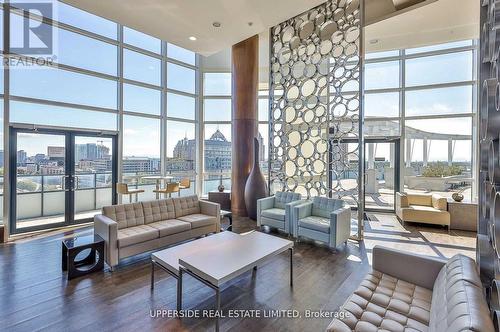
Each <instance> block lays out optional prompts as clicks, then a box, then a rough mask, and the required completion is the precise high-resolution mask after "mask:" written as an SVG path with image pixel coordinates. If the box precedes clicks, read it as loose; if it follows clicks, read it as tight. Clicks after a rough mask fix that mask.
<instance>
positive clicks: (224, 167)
mask: <svg viewBox="0 0 500 332" xmlns="http://www.w3.org/2000/svg"><path fill="white" fill-rule="evenodd" d="M231 118H232V112H231V73H228V72H206V73H203V132H204V140H203V179H204V181H203V193H204V194H206V193H208V192H210V191H214V190H217V187H218V186H219V185H220V184H222V185H223V186H224V188H225V189H226V190H230V189H231V154H232V148H231Z"/></svg>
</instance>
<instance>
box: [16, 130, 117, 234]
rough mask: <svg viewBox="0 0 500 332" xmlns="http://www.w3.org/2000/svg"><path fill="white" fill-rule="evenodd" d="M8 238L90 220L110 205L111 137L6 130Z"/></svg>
mask: <svg viewBox="0 0 500 332" xmlns="http://www.w3.org/2000/svg"><path fill="white" fill-rule="evenodd" d="M9 153H10V156H9V157H10V158H9V159H10V184H9V185H10V188H11V193H13V194H12V199H11V203H10V204H11V205H10V223H11V230H12V233H13V234H16V233H24V232H30V231H36V230H43V229H51V228H56V227H62V226H68V225H71V224H75V223H82V222H87V221H91V220H92V219H93V217H94V215H95V214H96V213H98V211H99V210H100V208H101V207H102V206H104V205H111V204H115V203H116V192H115V183H116V181H117V178H116V176H117V164H116V157H115V153H116V136H103V135H97V134H96V135H93V134H87V133H85V134H84V133H77V132H71V131H59V130H57V131H56V130H41V129H39V130H36V131H34V130H26V129H17V128H11V131H10V152H9Z"/></svg>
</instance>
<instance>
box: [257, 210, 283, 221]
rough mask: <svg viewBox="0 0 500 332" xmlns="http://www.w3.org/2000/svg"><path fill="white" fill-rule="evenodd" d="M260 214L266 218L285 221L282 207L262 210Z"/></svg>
mask: <svg viewBox="0 0 500 332" xmlns="http://www.w3.org/2000/svg"><path fill="white" fill-rule="evenodd" d="M260 215H261V216H263V217H266V218H271V219H276V220H281V221H285V210H284V209H276V208H273V209H267V210H262V212H261V213H260Z"/></svg>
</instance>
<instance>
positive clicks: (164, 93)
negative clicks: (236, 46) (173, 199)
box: [0, 2, 199, 217]
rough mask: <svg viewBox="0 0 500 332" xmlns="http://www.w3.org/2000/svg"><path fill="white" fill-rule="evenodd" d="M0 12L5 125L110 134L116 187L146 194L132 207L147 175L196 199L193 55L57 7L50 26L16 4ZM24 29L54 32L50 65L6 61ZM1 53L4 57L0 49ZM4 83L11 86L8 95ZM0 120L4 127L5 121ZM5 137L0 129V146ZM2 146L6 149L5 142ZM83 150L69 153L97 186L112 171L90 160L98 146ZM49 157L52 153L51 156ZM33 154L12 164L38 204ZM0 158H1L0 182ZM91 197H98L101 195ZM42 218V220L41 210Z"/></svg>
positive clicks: (39, 179) (148, 194)
mask: <svg viewBox="0 0 500 332" xmlns="http://www.w3.org/2000/svg"><path fill="white" fill-rule="evenodd" d="M0 6H1V9H2V10H1V11H0V19H2V20H3V18H4V12H8V11H9V12H10V16H9V18H10V25H9V29H6V30H4V32H3V34H2V36H1V37H2V40H4V38H5V36H4V34H7V33H9V34H10V47H11V55H10V58H11V59H14V60H17V61H11V62H9V66H8V70H7V69H6V70H5V71H3V74H2V75H0V83H1V87H0V88H1V90H2V91H1V92H2V109H3V105H4V100H6V101H7V102H8V107H5V108H6V110H10V111H9V112H8V114H7V116H8V117H7V119H8V123H9V125H19V124H20V125H34V126H43V127H57V128H62V129H72V130H90V131H94V132H98V131H106V132H110V133H118V134H119V136H120V144H119V146H120V148H119V149H118V155H117V158H118V159H119V160H120V166H121V167H120V171H119V173H120V175H121V177H120V178H119V179H118V181H120V182H125V183H127V184H129V185H130V186H132V187H140V188H141V189H144V190H145V193H144V194H141V195H139V200H146V199H153V198H154V197H155V196H154V194H153V192H152V190H153V189H154V187H155V185H154V182H151V181H149V182H148V181H147V180H144V179H142V177H144V176H146V175H151V174H164V175H167V174H169V175H171V176H172V177H173V179H172V181H179V180H180V179H183V178H189V179H190V180H191V183H192V184H191V187H190V189H189V190H183V191H182V194H188V193H193V192H194V191H195V188H196V185H195V181H196V175H197V173H196V170H197V162H198V158H197V157H196V153H197V152H196V151H197V149H198V143H197V142H198V132H197V123H198V121H199V116H198V106H197V105H198V90H199V88H198V82H199V77H198V76H199V70H198V60H197V57H198V56H197V55H196V54H195V53H194V52H191V51H188V50H186V49H183V48H181V47H178V46H176V45H173V44H170V43H167V42H166V41H162V40H160V39H158V38H155V37H152V36H149V35H146V34H144V33H142V32H139V31H136V30H134V29H131V28H128V27H125V26H122V25H120V24H117V23H115V22H112V21H109V20H106V19H104V18H101V17H98V16H95V15H93V14H90V13H88V12H85V11H82V10H79V9H77V8H74V7H72V6H69V5H66V4H64V3H61V2H54V7H53V14H55V15H54V16H52V15H51V17H43V18H42V17H41V16H37V15H34V14H30V15H29V16H28V15H27V13H26V12H23V11H22V10H20V9H18V8H15V4H12V6H10V5H7V4H2V5H0ZM52 18H54V20H53V19H52ZM25 20H29V23H30V26H35V25H41V26H43V27H44V28H45V29H46V30H45V31H54V34H55V40H56V41H57V43H56V44H55V45H56V47H55V49H54V53H55V54H56V57H55V58H54V59H55V60H54V62H53V63H44V64H43V65H39V64H38V65H36V66H31V67H29V66H28V65H27V64H26V62H29V61H26V60H31V59H36V54H24V53H22V52H19V53H17V54H16V52H14V51H12V49H14V47H15V46H18V43H19V41H20V40H21V41H22V40H23V36H22V31H23V29H22V26H23V24H24V23H23V22H24V21H25ZM56 20H57V21H56ZM42 22H43V23H42ZM1 26H3V24H2V25H1ZM16 43H17V44H16ZM0 46H1V47H2V49H3V48H4V47H3V46H4V45H3V42H2V43H0ZM6 53H8V52H6ZM19 60H25V61H24V62H23V61H19ZM2 65H3V62H2ZM4 76H6V77H8V79H9V82H10V84H9V85H8V86H6V87H4V84H3V82H4ZM2 115H4V112H2ZM1 120H2V123H3V120H4V116H2V118H1ZM3 128H4V127H3V126H2V127H0V135H1V137H2V138H3V136H4V135H3V131H4V130H3ZM5 136H6V138H5V141H7V140H8V135H5ZM35 141H36V140H35ZM37 143H39V144H40V145H42V143H43V142H37ZM84 143H85V144H83V143H82V144H77V145H78V146H77V147H76V150H77V153H78V156H79V157H81V158H82V159H81V160H79V163H80V164H81V165H76V167H77V168H78V167H79V169H85V170H86V171H90V172H93V173H94V176H95V177H96V179H98V178H100V177H99V174H98V173H99V172H108V171H110V169H108V168H110V167H111V163H110V162H106V160H105V159H106V158H110V156H108V155H107V154H103V153H93V151H97V152H98V151H100V150H105V147H102V145H103V144H104V143H103V140H101V139H99V138H96V139H95V141H92V142H90V141H88V142H87V141H85V142H84ZM47 144H49V142H47ZM47 144H45V145H47ZM50 144H52V143H50ZM50 144H49V145H50ZM52 145H53V144H52ZM50 148H52V151H55V148H57V146H50ZM38 150H40V149H36V146H34V147H33V149H32V151H30V150H29V148H25V149H23V151H21V152H20V154H18V162H21V164H22V165H18V167H19V169H21V170H23V172H25V173H26V174H23V176H22V177H20V180H22V181H24V182H23V186H25V187H27V188H31V189H33V188H34V189H33V190H34V192H35V193H36V194H37V195H38V196H39V198H40V200H43V199H44V198H46V197H44V190H45V189H44V188H45V186H44V185H42V184H43V183H45V181H44V179H43V177H45V176H48V175H49V174H42V173H41V169H42V168H43V169H44V170H46V169H47V167H45V166H44V167H41V165H42V164H43V165H45V164H50V163H51V162H52V161H51V160H50V156H49V151H42V150H40V151H41V152H40V151H38ZM19 157H20V158H19ZM6 158H7V157H6V156H5V158H4V153H3V148H2V150H1V151H0V164H1V166H2V175H3V161H4V159H6ZM30 172H31V173H33V174H31V173H30ZM50 172H51V173H50V176H52V177H54V176H55V175H57V174H55V173H54V172H55V170H54V169H51V170H50ZM104 178H106V179H108V177H104ZM1 179H2V180H3V177H2V178H1ZM29 181H31V183H27V182H29ZM1 182H2V186H1V187H2V188H3V181H1ZM94 182H95V183H97V182H99V181H94ZM59 189H61V190H63V189H64V188H59ZM95 189H96V192H97V194H98V192H99V190H98V189H99V188H95ZM33 190H32V191H31V192H30V194H31V193H32V192H33ZM2 194H3V190H2ZM96 201H99V199H98V198H96ZM125 201H127V199H125ZM38 205H40V204H38ZM23 208H24V209H29V208H30V206H29V205H24V206H23ZM40 211H42V212H40V213H43V209H41V210H40ZM21 212H22V211H21ZM48 214H50V213H48ZM20 215H22V214H20ZM25 215H29V216H32V217H33V216H35V215H34V214H33V213H25ZM49 217H50V215H49Z"/></svg>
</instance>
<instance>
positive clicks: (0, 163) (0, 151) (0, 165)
mask: <svg viewBox="0 0 500 332" xmlns="http://www.w3.org/2000/svg"><path fill="white" fill-rule="evenodd" d="M3 156H4V153H3V150H0V167H3V158H4V157H3Z"/></svg>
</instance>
